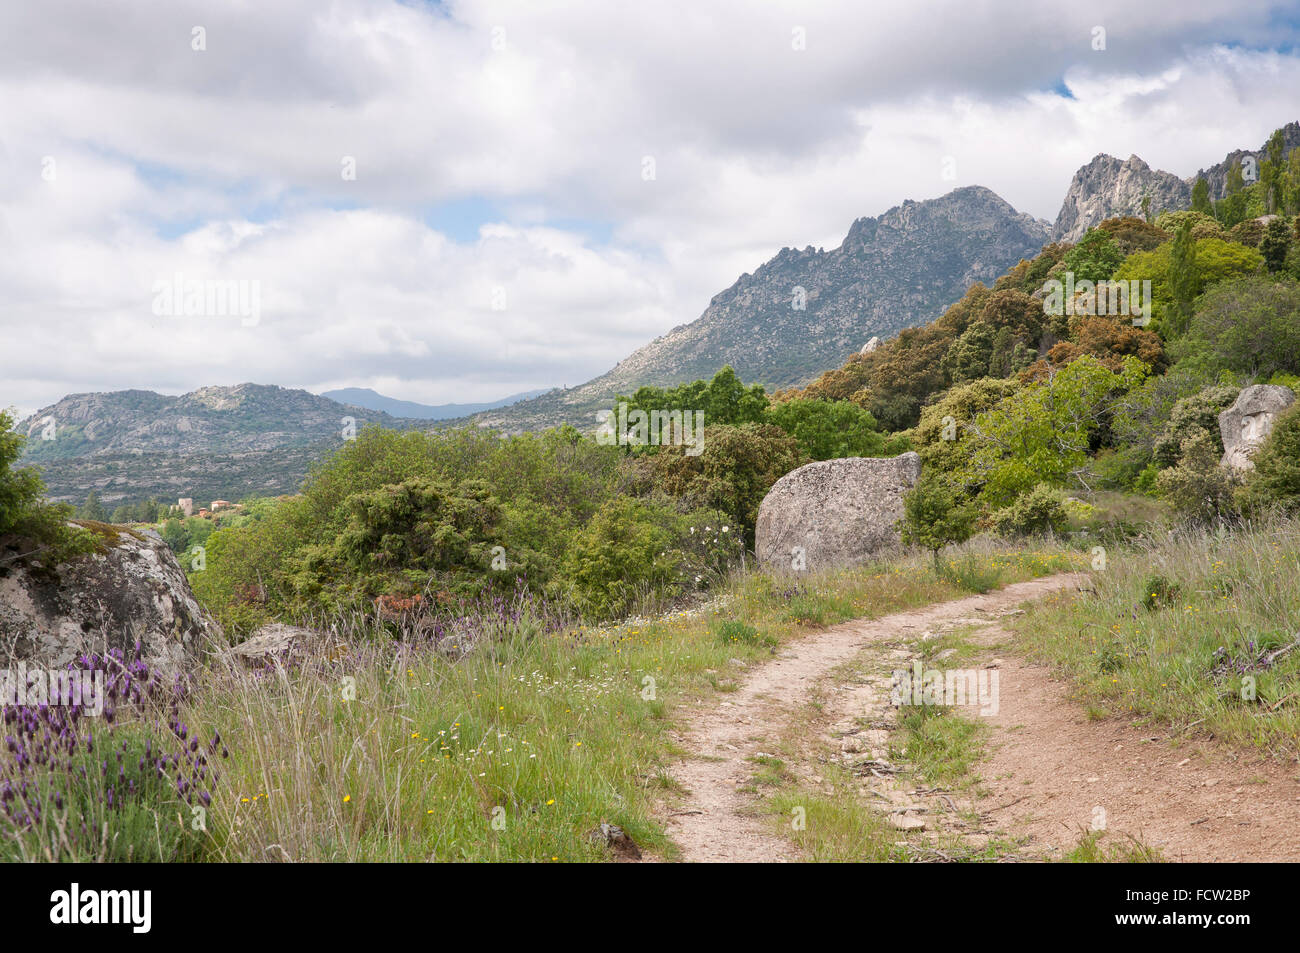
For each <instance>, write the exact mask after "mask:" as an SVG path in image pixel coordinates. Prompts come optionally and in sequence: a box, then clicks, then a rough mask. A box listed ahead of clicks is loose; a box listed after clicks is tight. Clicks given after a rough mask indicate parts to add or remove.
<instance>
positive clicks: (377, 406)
mask: <svg viewBox="0 0 1300 953" xmlns="http://www.w3.org/2000/svg"><path fill="white" fill-rule="evenodd" d="M548 390H549V388H545V387H544V388H542V389H540V390H530V391H525V392H524V393H522V394H512V395H511V396H509V397H503V398H501V399H500V400H494V401H489V402H488V403H484V404H417V403H416V402H415V401H411V400H398V399H397V398H396V397H385V396H384V395H383V394H380V393H377V392H375V391H373V390H371V389H370V388H369V387H344V388H341V389H339V390H327V391H324V392H322V393H321V396H322V397H328V398H329V399H330V400H336V401H338V402H339V403H341V404H352V405H353V406H355V407H365V408H366V409H367V410H378V411H382V412H383V413H386V414H391V415H392V416H394V417H408V418H411V419H414V420H450V419H452V418H454V417H468V416H469V415H470V414H477V413H479V412H480V411H484V410H495V409H497V408H498V407H506V406H508V405H510V404H514V403H518V402H519V401H521V400H527V399H528V398H530V397H536V396H538V395H539V394H545V393H546V392H547V391H548Z"/></svg>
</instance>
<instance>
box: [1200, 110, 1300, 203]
mask: <svg viewBox="0 0 1300 953" xmlns="http://www.w3.org/2000/svg"><path fill="white" fill-rule="evenodd" d="M1298 146H1300V122H1289V123H1287V124H1286V125H1285V126H1283V127H1282V154H1283V156H1289V155H1291V150H1293V149H1295V148H1296V147H1298ZM1267 155H1268V143H1267V142H1265V143H1264V145H1262V146H1260V147H1259V148H1258V149H1255V150H1253V151H1247V150H1245V149H1234V150H1232V151H1231V152H1229V153H1228V154H1227V155H1226V156H1225V157H1224V159H1223V161H1222V162H1220V163H1219V164H1218V165H1212V166H1210V167H1209V168H1208V169H1201V170H1199V171H1198V172H1197V173H1196V174H1195V175H1193V176H1191V177H1190V178H1188V179H1187V183H1188V184H1189V185H1195V184H1196V180H1197V179H1205V182H1206V184H1207V185H1208V186H1209V187H1210V198H1212V199H1221V198H1223V197H1224V196H1225V195H1226V194H1227V192H1228V172H1229V171H1230V170H1231V169H1232V167H1233V166H1235V165H1241V164H1243V160H1245V159H1246V158H1247V157H1250V158H1253V159H1254V160H1255V162H1256V164H1257V165H1258V163H1262V162H1263V161H1264V159H1265V157H1266V156H1267ZM1256 171H1257V172H1258V168H1257V169H1256Z"/></svg>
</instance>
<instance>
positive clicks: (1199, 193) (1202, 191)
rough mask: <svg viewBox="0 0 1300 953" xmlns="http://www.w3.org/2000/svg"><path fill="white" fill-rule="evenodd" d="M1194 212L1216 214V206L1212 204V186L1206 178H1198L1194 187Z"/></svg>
mask: <svg viewBox="0 0 1300 953" xmlns="http://www.w3.org/2000/svg"><path fill="white" fill-rule="evenodd" d="M1192 211H1193V212H1201V213H1202V214H1205V215H1213V214H1214V205H1213V203H1211V202H1210V184H1209V183H1208V182H1206V181H1205V179H1204V178H1197V180H1196V184H1195V185H1193V186H1192Z"/></svg>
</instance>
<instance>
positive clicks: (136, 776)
mask: <svg viewBox="0 0 1300 953" xmlns="http://www.w3.org/2000/svg"><path fill="white" fill-rule="evenodd" d="M68 671H70V672H87V673H89V672H95V673H103V675H104V681H103V699H102V701H103V711H102V726H99V725H96V724H95V722H96V721H97V720H99V719H97V718H96V717H95V714H94V712H93V711H91V710H89V709H88V708H87V706H86V704H85V699H84V698H79V697H73V698H71V699H69V701H70V703H69V704H40V705H11V704H5V705H3V706H0V722H2V723H3V725H4V728H3V730H4V732H5V738H4V749H3V751H2V752H0V805H3V819H4V820H5V821H7V822H8V823H9V824H10V825H13V826H14V827H17V828H19V829H30V828H32V827H36V826H39V825H40V824H41V821H42V818H43V817H44V816H45V814H46V813H47V812H49V810H50V808H51V807H52V808H53V809H54V811H56V812H60V813H61V812H62V811H63V810H64V808H65V807H67V808H69V809H70V810H78V809H79V810H81V811H82V812H84V811H86V810H88V809H89V810H94V811H95V812H96V813H97V814H102V813H103V811H120V810H122V809H124V808H125V807H126V806H128V805H131V804H136V805H142V806H145V807H149V806H152V805H153V804H156V803H158V802H159V801H161V800H162V799H163V798H165V797H167V795H168V789H170V790H171V793H174V795H175V797H176V798H177V799H178V800H182V801H184V802H185V803H187V804H189V805H191V806H193V805H194V804H195V802H196V801H197V802H198V803H200V804H202V805H203V806H204V807H206V806H208V805H210V804H211V803H212V789H213V787H214V786H215V785H216V783H217V781H218V779H219V772H218V771H217V770H216V769H215V768H214V767H213V766H212V764H211V762H212V761H213V760H215V759H216V758H217V757H218V755H219V756H220V757H221V758H226V757H228V756H229V751H228V750H227V749H226V748H225V746H224V745H223V744H222V742H221V737H220V735H219V734H215V733H214V734H213V736H212V738H211V739H210V740H208V741H207V742H206V743H201V742H200V740H199V738H198V736H197V733H196V732H194V731H193V730H192V729H191V727H190V726H189V725H186V724H185V723H183V722H182V721H181V720H180V706H181V703H182V701H183V700H184V699H185V698H186V696H187V695H188V694H189V685H188V683H187V682H186V681H185V680H184V679H183V678H182V677H181V676H180V675H177V676H176V677H175V678H174V679H173V680H172V681H171V682H170V684H168V683H167V682H166V680H165V679H162V678H160V677H158V675H157V673H155V672H154V671H153V670H152V669H151V668H150V666H149V665H148V664H147V663H146V662H144V661H143V660H142V659H141V658H140V644H139V643H138V642H137V643H136V645H135V651H134V653H133V655H132V657H130V658H127V657H126V656H125V655H124V653H123V652H122V651H121V650H120V649H113V650H111V651H110V652H108V653H107V654H106V655H98V654H95V655H83V656H81V657H79V658H77V659H76V660H75V661H73V662H71V663H69V664H68ZM97 728H98V729H99V731H98V734H99V737H98V738H97V737H96V729H97ZM69 820H77V821H79V825H74V826H73V827H72V830H71V831H69V833H74V834H75V833H76V827H77V826H80V828H81V833H82V835H83V836H85V837H87V838H94V837H95V836H96V835H97V832H95V831H94V830H93V827H94V824H93V823H90V824H88V823H87V822H88V820H89V819H88V818H87V817H86V816H85V815H84V813H83V815H82V816H81V817H79V818H75V819H74V818H69Z"/></svg>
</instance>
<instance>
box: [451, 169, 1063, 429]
mask: <svg viewBox="0 0 1300 953" xmlns="http://www.w3.org/2000/svg"><path fill="white" fill-rule="evenodd" d="M1048 232H1049V225H1048V223H1046V222H1043V221H1040V220H1038V219H1035V218H1032V217H1031V216H1029V215H1025V214H1022V213H1020V212H1017V211H1016V210H1015V209H1014V208H1012V207H1011V206H1010V205H1009V204H1007V203H1006V202H1005V201H1004V200H1002V199H1001V198H999V197H998V196H997V195H996V194H994V193H993V192H991V191H989V190H988V189H986V188H981V187H979V186H969V187H966V188H961V189H956V190H955V191H952V192H949V193H948V194H947V195H944V196H942V197H941V198H937V199H929V200H927V201H924V202H912V201H907V202H904V203H903V204H902V205H900V206H897V207H895V208H892V209H890V210H889V211H887V212H885V213H884V214H883V215H881V216H879V217H878V218H860V219H858V220H857V221H855V222H854V223H853V225H852V226H851V227H850V228H849V231H848V234H847V235H846V236H845V238H844V241H843V243H842V244H841V245H840V246H839V247H838V248H836V249H833V250H832V251H829V252H828V251H823V250H821V249H814V248H812V247H808V248H804V249H803V250H801V251H800V250H796V249H793V248H784V249H782V250H781V251H780V252H779V253H778V254H777V255H776V256H775V257H774V258H772V259H771V260H770V261H768V262H767V263H766V264H764V265H761V266H760V267H759V268H758V270H757V271H755V272H754V273H753V274H752V275H751V274H744V275H741V277H740V278H739V279H738V280H737V281H736V282H735V283H734V284H733V285H732V286H731V287H730V288H728V289H727V290H725V291H723V292H721V293H720V294H718V295H716V296H715V297H714V298H713V300H712V301H711V302H710V303H709V306H708V308H706V309H705V311H704V313H703V314H702V315H700V317H699V318H697V319H696V320H695V321H692V322H691V323H690V324H685V325H680V326H678V327H676V328H673V329H672V330H671V331H670V332H668V333H667V334H665V335H663V336H662V337H659V338H656V339H655V340H654V341H651V342H650V343H649V344H647V345H645V346H644V347H642V348H640V349H639V350H637V351H635V352H634V353H633V354H632V355H630V356H629V357H628V358H626V359H625V360H623V361H621V362H619V364H618V365H617V366H615V367H614V368H613V369H612V370H610V371H609V372H607V373H605V374H602V375H601V376H600V377H597V378H595V379H594V380H591V381H588V382H587V383H586V384H582V385H580V386H578V387H573V388H568V389H562V390H554V391H551V392H549V393H546V394H543V395H542V396H540V397H534V398H532V399H531V400H524V401H520V402H518V403H515V404H511V405H510V406H509V407H504V408H501V409H498V410H490V411H485V412H483V413H479V414H476V415H474V417H473V418H472V419H473V421H474V422H475V423H477V424H480V425H483V426H493V427H498V428H500V429H503V430H507V431H514V430H537V429H541V428H544V427H548V426H554V425H557V424H560V423H566V422H567V423H572V424H574V425H575V426H578V427H580V428H582V429H590V428H591V427H593V426H594V425H595V419H594V416H593V415H594V414H595V412H596V411H597V410H599V409H600V408H602V407H607V406H609V402H610V400H612V398H613V397H614V396H615V395H616V394H618V393H629V392H630V391H632V390H634V389H635V388H636V387H638V386H640V385H642V384H657V385H665V384H675V383H680V382H682V381H691V380H696V379H698V378H702V377H712V376H713V375H714V374H715V373H716V372H717V371H718V369H719V368H720V367H722V366H723V365H724V364H730V365H731V366H732V367H734V368H735V369H736V372H737V373H738V374H739V375H740V377H741V378H742V379H743V380H744V381H746V382H747V383H748V382H752V383H761V384H764V385H766V386H768V387H771V388H777V387H788V386H791V385H796V384H803V383H806V382H807V381H809V380H811V379H812V378H814V377H816V376H817V374H819V373H821V372H822V371H824V370H827V369H828V368H831V367H838V366H839V365H840V364H842V363H843V362H844V359H845V358H846V357H847V356H848V354H849V353H850V352H851V351H855V350H858V349H859V348H861V347H862V346H863V345H864V344H866V343H867V341H868V340H869V339H870V338H872V337H876V336H878V337H881V338H885V337H889V336H891V335H893V334H896V333H898V332H899V331H901V330H903V329H904V328H909V327H914V326H916V325H918V324H924V323H925V322H927V321H929V320H931V319H933V318H935V317H937V316H938V315H939V314H941V313H942V312H943V310H944V309H945V308H946V307H947V306H948V305H950V304H952V303H953V302H954V301H956V300H957V299H958V298H960V297H961V296H962V294H964V293H965V291H966V289H967V287H969V286H970V285H971V284H972V283H973V282H976V281H990V280H992V279H993V278H996V277H997V276H998V275H1000V274H1001V273H1002V272H1003V271H1005V270H1006V269H1007V268H1008V267H1010V266H1011V265H1014V264H1016V262H1018V261H1019V260H1020V259H1021V258H1024V257H1030V256H1033V255H1034V254H1036V253H1037V252H1038V251H1039V249H1040V248H1041V247H1042V245H1043V243H1044V242H1045V241H1046V240H1047V237H1048ZM799 289H802V291H803V295H804V298H805V301H804V303H805V307H804V308H803V309H802V310H801V309H798V308H796V307H795V306H794V304H795V301H796V296H797V295H799V293H800V292H799Z"/></svg>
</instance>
